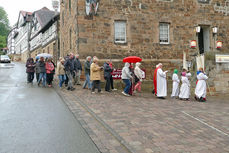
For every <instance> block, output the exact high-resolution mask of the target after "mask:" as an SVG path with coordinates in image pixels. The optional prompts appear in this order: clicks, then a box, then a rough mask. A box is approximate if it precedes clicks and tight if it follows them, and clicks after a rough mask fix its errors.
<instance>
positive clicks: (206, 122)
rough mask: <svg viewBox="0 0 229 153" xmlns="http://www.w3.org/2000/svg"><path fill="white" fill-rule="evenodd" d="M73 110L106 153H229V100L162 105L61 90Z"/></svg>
mask: <svg viewBox="0 0 229 153" xmlns="http://www.w3.org/2000/svg"><path fill="white" fill-rule="evenodd" d="M57 91H58V93H59V94H60V95H61V96H62V97H63V99H65V102H66V104H67V105H68V106H69V108H70V110H71V111H72V112H73V113H74V114H75V115H76V117H77V119H79V121H80V123H81V124H82V126H83V127H84V128H85V130H86V131H87V133H88V134H89V136H90V137H91V138H92V140H93V141H94V142H95V144H96V145H97V147H98V148H99V150H100V151H101V152H103V153H126V152H127V153H128V152H133V153H154V152H156V153H226V152H229V101H228V100H227V99H223V100H218V99H217V98H210V99H209V100H208V102H207V103H199V102H194V101H180V100H176V99H170V98H167V99H166V100H160V99H157V98H155V97H154V96H153V95H151V94H141V93H140V94H136V95H135V96H132V97H124V96H123V95H121V91H117V92H112V93H107V92H103V93H101V94H99V93H96V94H92V93H91V92H90V91H89V90H87V89H82V88H81V87H80V86H77V87H76V90H75V91H73V92H72V91H67V90H66V89H62V90H59V89H57Z"/></svg>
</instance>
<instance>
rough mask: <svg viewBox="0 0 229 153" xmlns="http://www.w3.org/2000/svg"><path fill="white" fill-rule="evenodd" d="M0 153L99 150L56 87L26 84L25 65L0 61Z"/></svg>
mask: <svg viewBox="0 0 229 153" xmlns="http://www.w3.org/2000/svg"><path fill="white" fill-rule="evenodd" d="M0 153H99V151H98V149H97V147H96V146H95V144H94V143H93V142H92V140H91V139H90V138H89V136H88V135H87V133H86V132H85V131H84V129H83V128H82V127H81V125H80V124H79V122H78V121H77V119H75V118H74V116H73V114H72V113H71V112H70V111H69V110H68V108H67V107H66V105H65V104H64V103H63V101H62V100H61V98H60V97H59V96H58V95H57V93H56V92H55V90H54V89H51V88H41V87H38V86H37V84H35V83H34V84H33V85H32V84H27V83H26V73H25V65H24V64H21V63H12V64H2V63H1V64H0Z"/></svg>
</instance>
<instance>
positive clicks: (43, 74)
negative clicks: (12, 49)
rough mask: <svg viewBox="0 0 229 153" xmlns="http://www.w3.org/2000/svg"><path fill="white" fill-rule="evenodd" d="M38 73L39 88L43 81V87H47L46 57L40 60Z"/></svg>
mask: <svg viewBox="0 0 229 153" xmlns="http://www.w3.org/2000/svg"><path fill="white" fill-rule="evenodd" d="M38 73H39V80H38V86H40V83H41V80H42V82H43V87H45V86H46V69H45V61H44V57H40V60H39V62H38Z"/></svg>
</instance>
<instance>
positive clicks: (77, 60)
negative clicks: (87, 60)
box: [74, 54, 82, 85]
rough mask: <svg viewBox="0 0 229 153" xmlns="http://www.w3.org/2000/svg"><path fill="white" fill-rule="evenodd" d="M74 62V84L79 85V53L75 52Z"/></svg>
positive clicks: (80, 66)
mask: <svg viewBox="0 0 229 153" xmlns="http://www.w3.org/2000/svg"><path fill="white" fill-rule="evenodd" d="M74 64H75V69H76V70H75V78H74V84H76V85H80V76H81V72H82V65H81V63H80V60H79V54H76V56H75V60H74Z"/></svg>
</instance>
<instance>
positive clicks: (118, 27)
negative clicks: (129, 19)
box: [114, 21, 126, 43]
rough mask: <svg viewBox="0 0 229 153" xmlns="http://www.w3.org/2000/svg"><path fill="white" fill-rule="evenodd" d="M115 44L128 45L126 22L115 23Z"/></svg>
mask: <svg viewBox="0 0 229 153" xmlns="http://www.w3.org/2000/svg"><path fill="white" fill-rule="evenodd" d="M114 32H115V43H126V21H115V24H114Z"/></svg>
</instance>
